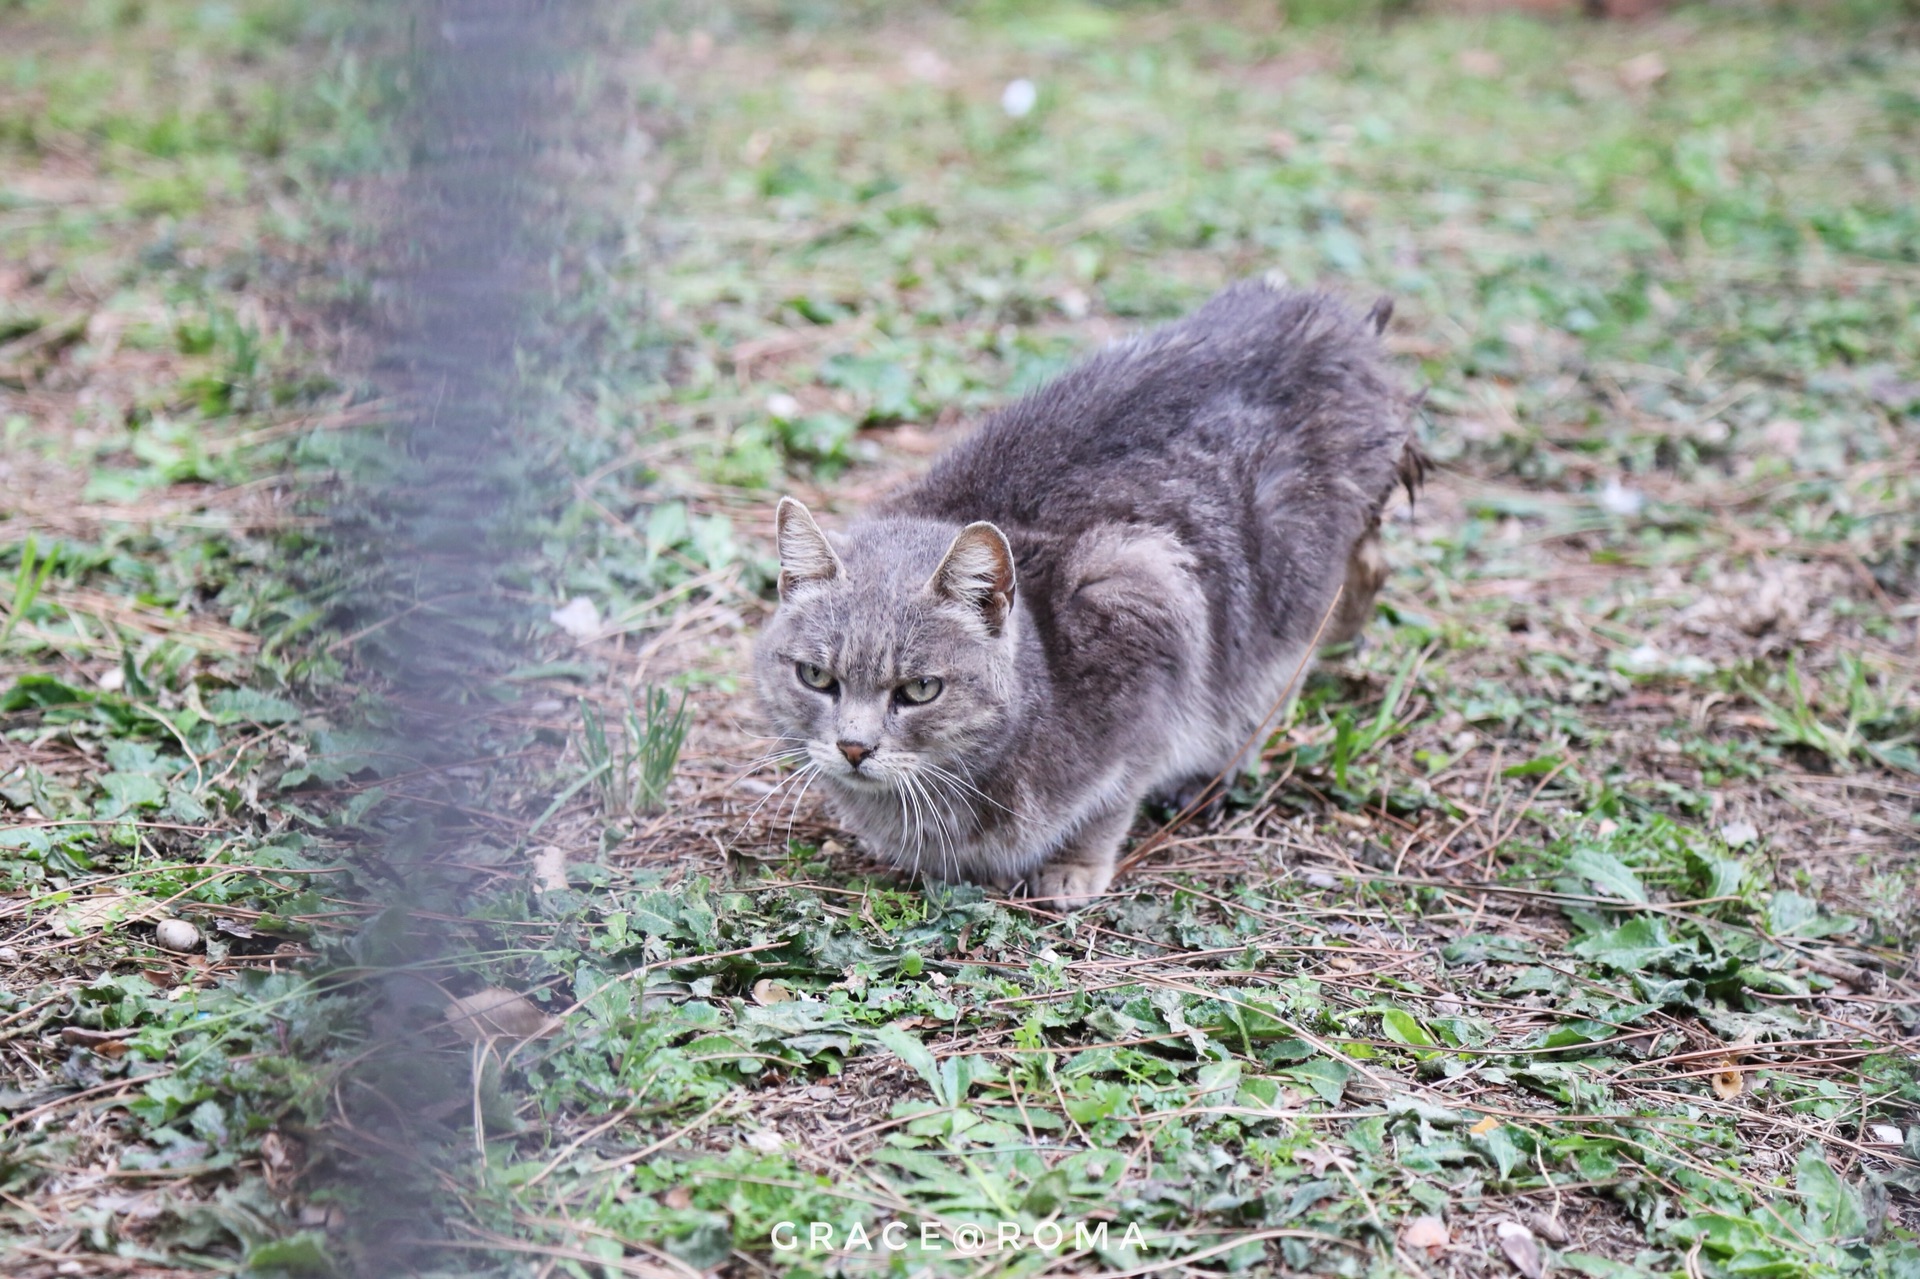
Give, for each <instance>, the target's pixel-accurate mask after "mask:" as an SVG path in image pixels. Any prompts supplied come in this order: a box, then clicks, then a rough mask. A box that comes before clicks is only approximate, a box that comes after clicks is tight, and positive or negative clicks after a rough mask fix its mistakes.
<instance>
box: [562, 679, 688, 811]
mask: <svg viewBox="0 0 1920 1279" xmlns="http://www.w3.org/2000/svg"><path fill="white" fill-rule="evenodd" d="M691 722H692V712H691V710H690V708H689V707H688V705H687V695H686V693H685V692H684V691H682V692H681V694H680V697H679V700H678V701H675V699H674V696H673V694H672V693H671V692H670V691H668V690H667V689H664V688H655V687H652V686H649V687H648V688H647V689H646V690H645V692H643V693H642V694H641V696H640V698H639V700H638V701H637V702H629V703H628V705H627V707H626V714H625V715H624V716H623V717H622V718H620V719H618V720H615V721H614V724H613V734H612V736H611V737H609V735H608V733H607V726H606V723H605V721H604V720H602V718H601V715H600V710H599V708H598V707H596V706H595V705H594V704H593V703H592V702H589V701H587V700H586V699H585V698H582V699H581V701H580V723H581V729H580V756H581V758H582V759H583V760H584V761H585V762H586V765H587V774H586V777H587V779H590V780H591V783H592V785H593V788H594V793H595V794H596V795H598V796H599V799H600V808H601V811H602V812H604V813H606V814H607V816H608V817H610V818H614V819H616V820H622V819H625V818H628V817H637V816H644V815H647V814H650V813H657V812H659V811H660V808H661V806H662V805H663V804H664V803H665V802H666V798H667V784H668V783H669V782H671V781H672V780H673V769H674V765H675V764H676V763H678V762H679V759H680V748H681V746H682V745H683V744H684V743H685V742H686V740H687V729H688V727H689V725H690V724H691Z"/></svg>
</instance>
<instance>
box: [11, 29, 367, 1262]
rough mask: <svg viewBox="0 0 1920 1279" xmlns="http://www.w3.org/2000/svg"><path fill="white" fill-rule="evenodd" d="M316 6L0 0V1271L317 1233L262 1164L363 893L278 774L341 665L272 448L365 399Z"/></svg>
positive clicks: (319, 429) (200, 1254)
mask: <svg viewBox="0 0 1920 1279" xmlns="http://www.w3.org/2000/svg"><path fill="white" fill-rule="evenodd" d="M341 30H342V24H341V23H340V22H339V21H338V15H333V16H326V15H322V16H315V15H313V14H310V13H307V12H306V11H305V7H304V6H300V5H291V4H279V3H272V2H263V3H249V4H244V5H240V6H202V7H193V6H188V5H178V4H175V5H151V6H141V5H84V6H75V5H59V4H25V5H12V6H8V7H7V9H6V11H5V12H4V13H0V31H3V32H4V34H3V35H0V562H3V563H4V564H5V568H6V574H5V577H6V581H5V584H4V585H0V1113H4V1119H0V1131H4V1137H3V1138H0V1257H3V1258H4V1261H0V1268H4V1269H5V1270H6V1272H7V1273H8V1274H11V1275H22V1276H26V1275H40V1274H56V1273H57V1274H76V1273H95V1272H98V1273H114V1274H122V1273H150V1274H160V1273H177V1272H185V1271H188V1270H192V1271H200V1270H203V1269H206V1268H209V1267H212V1268H224V1269H231V1268H232V1267H233V1266H234V1265H235V1264H236V1262H237V1261H238V1260H239V1258H241V1257H242V1256H250V1257H252V1258H253V1259H254V1260H255V1261H256V1262H257V1263H258V1264H259V1265H261V1266H263V1267H266V1266H270V1265H271V1264H272V1263H273V1262H274V1261H275V1258H276V1257H278V1258H279V1259H280V1260H283V1261H289V1262H293V1263H297V1262H299V1261H301V1260H302V1258H304V1257H307V1256H308V1255H310V1254H312V1253H313V1247H312V1245H311V1244H310V1243H302V1242H301V1241H299V1240H298V1239H297V1238H296V1237H295V1236H296V1235H297V1231H298V1229H299V1228H300V1225H301V1222H300V1220H299V1218H300V1214H301V1212H302V1211H303V1205H302V1203H301V1202H300V1201H298V1200H296V1199H295V1198H292V1197H291V1191H292V1187H293V1183H294V1179H295V1176H296V1174H297V1172H298V1170H299V1168H300V1166H301V1165H302V1164H303V1163H304V1162H305V1156H304V1147H305V1134H306V1133H307V1132H308V1131H309V1128H310V1125H311V1123H312V1121H315V1120H317V1119H318V1118H319V1117H320V1116H321V1114H322V1113H323V1110H324V1103H323V1101H322V1098H323V1097H324V1091H325V1087H324V1085H325V1080H324V1078H323V1077H322V1076H321V1075H319V1074H318V1073H317V1072H316V1066H317V1064H318V1063H320V1062H322V1061H323V1060H324V1058H325V1057H326V1056H327V1055H328V1053H329V1052H331V1051H333V1050H334V1046H335V1045H336V1044H337V1043H338V1042H339V1040H338V1038H337V1036H338V1034H339V1032H340V1031H341V1030H342V1029H343V1027H345V1026H347V1025H349V1024H350V1019H345V1018H338V1017H335V1016H334V1015H333V1014H331V1013H330V1012H329V1010H328V1009H327V1008H326V1007H325V1006H324V1005H322V1004H321V1003H319V1002H317V1001H316V1000H315V999H314V998H313V995H312V991H313V983H312V979H311V976H310V975H309V974H308V973H307V972H306V971H305V969H306V966H307V964H308V963H309V961H311V960H312V959H313V958H314V955H315V953H316V951H315V947H316V945H318V944H319V942H318V939H319V938H321V937H323V936H325V935H327V934H328V933H330V932H338V931H340V930H341V929H342V926H343V921H345V920H351V919H352V918H353V917H354V915H355V913H356V911H357V903H356V902H353V901H348V902H344V903H340V902H336V901H334V900H332V895H333V894H335V893H337V892H338V891H340V889H339V885H340V879H339V877H338V876H335V875H332V874H330V864H331V863H332V860H333V859H332V857H331V855H330V854H329V852H328V851H327V850H326V848H325V847H324V842H325V841H324V840H323V839H321V838H318V837H319V836H320V835H321V834H322V831H321V830H320V822H319V819H318V818H316V817H315V816H314V815H313V814H312V813H310V812H308V811H306V810H305V809H303V803H305V802H307V801H305V800H303V799H302V797H301V796H300V795H299V793H298V790H297V787H298V783H299V780H300V779H299V777H298V776H297V774H296V773H295V772H294V770H295V769H296V768H297V767H298V766H299V765H300V764H301V763H302V762H303V761H306V760H308V759H309V757H310V756H311V755H318V754H319V753H321V751H322V745H321V743H323V742H324V735H325V733H326V731H327V720H326V718H325V716H324V714H322V713H321V708H322V707H323V706H325V705H327V704H338V703H340V702H342V701H343V700H344V697H343V695H342V694H341V693H340V692H339V690H338V688H337V686H336V685H335V682H334V677H335V676H337V675H338V674H339V671H340V663H339V662H338V661H337V660H335V659H334V658H332V657H331V656H329V654H328V651H327V650H326V648H325V647H324V646H321V645H316V644H313V643H310V642H308V640H307V639H305V638H303V637H304V636H307V635H308V634H309V632H310V631H311V628H312V626H313V623H314V621H315V618H316V617H317V616H318V609H317V606H316V604H315V602H314V600H313V599H312V598H310V597H309V595H308V594H307V593H306V592H305V591H304V588H303V587H301V586H300V585H299V584H298V582H297V581H296V575H295V574H293V573H292V572H291V571H290V569H291V567H292V565H294V564H295V563H296V562H297V559H298V557H299V556H300V555H301V554H302V553H303V549H304V548H310V547H311V546H312V541H311V528H310V526H311V524H312V517H311V514H310V512H308V511H305V510H303V508H302V505H301V503H300V502H299V501H297V500H296V494H295V492H294V488H293V486H292V484H291V483H290V477H291V476H292V475H293V474H294V473H295V472H296V471H297V470H298V469H299V468H300V467H301V464H302V458H303V455H304V453H305V452H306V450H308V449H309V448H310V447H311V446H312V443H313V442H314V441H324V440H326V439H327V438H329V437H330V436H331V435H333V434H334V433H336V432H338V431H340V430H343V429H344V428H347V427H349V426H351V425H353V424H354V423H355V422H357V421H359V420H360V419H361V416H362V415H361V414H360V413H359V411H358V410H356V409H355V408H354V407H353V405H352V398H353V397H352V396H351V395H349V394H347V393H345V392H344V391H342V390H341V389H340V387H339V385H338V383H337V381H336V379H335V377H334V375H333V373H332V371H331V369H330V368H329V367H328V363H327V359H326V355H327V354H328V353H330V352H332V351H334V350H335V349H336V348H337V347H338V345H339V344H338V341H337V335H336V334H335V333H334V332H333V329H334V322H333V321H332V320H331V319H330V316H331V315H332V314H333V313H334V312H336V311H337V310H338V307H339V304H340V302H341V301H342V300H343V299H345V298H347V297H349V296H350V293H351V289H350V282H349V281H347V280H345V279H343V278H342V277H341V276H340V274H339V272H338V270H337V269H335V268H332V267H329V266H327V265H326V262H325V259H324V257H323V255H322V252H321V251H322V249H323V248H324V246H326V245H328V244H329V243H330V242H332V241H334V240H336V239H338V238H340V237H341V236H343V235H344V233H345V230H346V228H347V226H348V224H347V222H346V221H345V220H344V219H343V218H342V217H341V215H340V206H339V201H338V198H337V197H338V192H337V191H336V190H335V183H336V182H338V181H339V180H340V178H341V177H342V176H343V175H345V174H350V173H354V172H357V171H362V170H365V169H366V168H367V167H368V166H369V165H371V164H373V163H374V162H375V161H377V160H379V159H380V158H382V152H381V147H382V145H383V143H382V141H381V135H380V134H379V133H378V131H376V130H375V129H374V128H373V127H372V125H371V124H370V123H369V120H368V117H367V114H366V106H367V100H368V96H369V95H368V85H366V84H365V83H364V82H363V81H362V80H361V79H360V76H361V73H362V71H363V68H362V67H361V65H360V64H359V63H358V62H357V61H356V60H355V57H354V55H353V54H352V53H351V52H350V51H349V50H347V49H345V48H344V47H343V46H341V45H340V44H339V41H338V36H339V34H340V31H341ZM323 451H324V450H323ZM318 1212H319V1217H318V1219H317V1220H318V1221H324V1219H325V1215H326V1213H325V1209H324V1208H321V1209H319V1210H318ZM308 1224H314V1222H311V1221H310V1222H309V1223H308ZM289 1240H292V1242H288V1241H289Z"/></svg>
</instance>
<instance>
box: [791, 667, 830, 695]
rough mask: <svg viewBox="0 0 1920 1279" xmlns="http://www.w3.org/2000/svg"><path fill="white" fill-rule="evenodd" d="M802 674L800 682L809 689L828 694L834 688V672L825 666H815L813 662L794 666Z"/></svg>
mask: <svg viewBox="0 0 1920 1279" xmlns="http://www.w3.org/2000/svg"><path fill="white" fill-rule="evenodd" d="M794 669H795V670H796V671H798V672H799V674H800V682H801V683H802V684H805V685H806V686H807V687H808V688H817V689H819V690H820V691H821V692H823V693H824V692H826V691H827V690H828V689H830V688H832V687H833V672H832V671H830V670H828V669H827V668H826V667H824V666H815V665H814V664H813V663H812V662H800V663H797V664H796V665H795V666H794Z"/></svg>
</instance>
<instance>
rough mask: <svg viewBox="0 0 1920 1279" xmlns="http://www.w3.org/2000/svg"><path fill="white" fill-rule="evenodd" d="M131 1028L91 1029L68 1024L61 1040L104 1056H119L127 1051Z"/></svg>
mask: <svg viewBox="0 0 1920 1279" xmlns="http://www.w3.org/2000/svg"><path fill="white" fill-rule="evenodd" d="M132 1035H133V1032H132V1031H131V1030H89V1029H87V1028H86V1027H85V1026H67V1027H64V1028H63V1029H62V1030H61V1031H60V1042H61V1043H63V1044H75V1045H78V1046H79V1047H81V1048H91V1049H93V1051H95V1052H97V1053H99V1054H100V1055H101V1056H102V1057H118V1056H121V1055H122V1054H124V1053H125V1052H126V1051H127V1040H128V1039H129V1038H131V1037H132Z"/></svg>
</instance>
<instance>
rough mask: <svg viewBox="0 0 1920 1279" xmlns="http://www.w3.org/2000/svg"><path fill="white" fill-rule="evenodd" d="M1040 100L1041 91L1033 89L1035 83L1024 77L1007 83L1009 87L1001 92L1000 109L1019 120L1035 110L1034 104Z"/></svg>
mask: <svg viewBox="0 0 1920 1279" xmlns="http://www.w3.org/2000/svg"><path fill="white" fill-rule="evenodd" d="M1039 100H1040V91H1039V90H1038V89H1036V88H1034V87H1033V81H1031V80H1029V79H1027V78H1026V77H1024V76H1022V77H1021V78H1020V79H1018V80H1009V81H1007V87H1006V88H1004V89H1002V90H1001V91H1000V109H1001V110H1002V111H1005V112H1006V113H1007V114H1008V115H1009V116H1012V117H1013V118H1014V119H1016V120H1019V119H1022V118H1024V117H1025V116H1026V115H1027V114H1028V113H1029V112H1031V111H1032V110H1033V104H1034V103H1036V102H1038V101H1039Z"/></svg>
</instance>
